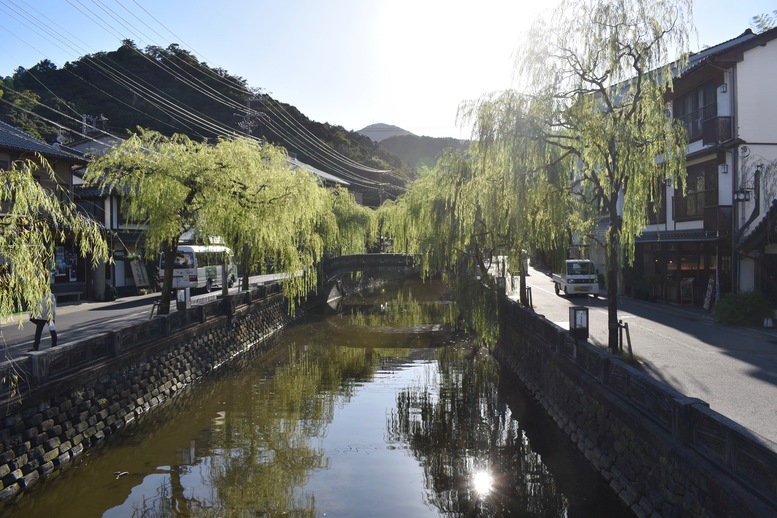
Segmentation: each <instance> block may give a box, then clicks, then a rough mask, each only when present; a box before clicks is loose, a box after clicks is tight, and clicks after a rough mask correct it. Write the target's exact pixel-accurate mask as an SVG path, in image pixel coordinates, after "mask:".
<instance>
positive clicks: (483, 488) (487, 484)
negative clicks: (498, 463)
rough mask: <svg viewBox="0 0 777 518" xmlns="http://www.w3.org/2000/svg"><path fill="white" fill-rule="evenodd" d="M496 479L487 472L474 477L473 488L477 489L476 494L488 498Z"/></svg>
mask: <svg viewBox="0 0 777 518" xmlns="http://www.w3.org/2000/svg"><path fill="white" fill-rule="evenodd" d="M493 484H494V479H493V478H492V477H491V474H490V473H489V472H488V471H486V470H480V471H477V472H475V474H474V475H472V486H473V487H474V488H475V492H476V493H477V494H478V495H480V496H486V495H487V494H489V493H490V492H491V489H493Z"/></svg>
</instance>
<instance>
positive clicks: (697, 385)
mask: <svg viewBox="0 0 777 518" xmlns="http://www.w3.org/2000/svg"><path fill="white" fill-rule="evenodd" d="M527 285H528V286H530V287H531V288H532V299H533V302H534V310H535V311H536V312H537V313H539V314H542V315H545V317H546V318H548V319H549V320H551V321H552V322H555V323H556V324H557V325H559V326H560V327H562V328H564V329H568V328H569V307H570V306H585V307H587V308H588V311H589V334H590V336H589V342H591V343H592V344H595V345H598V346H601V347H606V346H607V343H608V334H609V333H608V328H607V322H608V320H607V319H608V314H607V311H608V310H607V300H606V299H604V298H602V297H601V295H600V297H599V298H597V299H594V298H592V297H569V298H567V297H559V296H556V295H555V293H554V292H553V283H552V282H551V281H550V277H548V276H547V275H545V274H544V273H543V272H541V271H539V270H531V271H530V276H529V277H527ZM516 296H517V294H516ZM512 298H515V296H513V297H512ZM618 319H619V320H620V321H622V322H623V323H624V324H627V325H628V328H629V334H630V336H631V342H632V349H633V351H634V355H635V356H636V357H637V358H638V359H639V367H640V368H641V369H642V370H643V371H645V372H646V373H648V374H649V375H651V376H652V377H653V378H654V379H657V380H660V381H662V382H664V383H666V384H667V385H669V386H671V387H672V388H674V389H675V390H677V391H679V392H681V393H682V394H685V395H686V396H689V397H696V398H699V399H702V400H704V401H706V402H707V403H708V404H709V405H710V408H712V409H713V410H715V411H717V412H719V413H720V414H722V415H724V416H726V417H728V418H729V419H732V420H734V421H736V422H737V423H739V424H740V425H742V426H745V427H746V428H748V429H750V430H751V431H753V432H755V433H757V434H759V435H761V436H762V437H765V438H767V439H768V440H770V441H772V442H774V443H775V444H777V407H775V405H774V401H777V329H774V328H772V329H764V328H741V327H729V326H723V325H721V324H718V323H717V322H716V321H715V320H714V319H713V318H712V315H711V314H710V313H709V312H708V311H705V310H704V309H702V308H700V307H688V306H674V305H668V304H660V303H653V302H647V301H641V300H635V299H631V298H628V297H621V298H620V300H619V303H618ZM624 340H625V338H624ZM625 348H626V344H624V349H625Z"/></svg>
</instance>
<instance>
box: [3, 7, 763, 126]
mask: <svg viewBox="0 0 777 518" xmlns="http://www.w3.org/2000/svg"><path fill="white" fill-rule="evenodd" d="M553 3H554V0H550V1H548V0H545V1H543V0H531V1H529V0H478V1H472V0H471V1H459V0H274V1H269V0H235V1H231V0H222V1H213V0H207V1H203V0H0V32H2V33H3V37H2V38H0V76H7V75H10V74H12V73H13V71H14V69H15V68H16V67H17V66H24V67H31V66H33V65H35V64H36V63H38V62H39V61H40V60H42V59H44V58H47V59H50V60H51V61H53V62H54V63H55V64H56V65H57V66H62V65H63V64H64V63H65V62H67V61H74V60H76V59H78V58H79V57H80V56H82V55H84V54H87V53H94V52H99V51H110V50H115V49H116V48H117V47H118V46H119V45H120V42H121V40H122V39H125V38H129V39H132V40H134V41H135V43H136V44H137V45H138V46H139V47H141V48H144V47H146V46H147V45H158V46H162V47H167V46H168V45H170V44H171V43H178V44H179V45H180V46H181V47H182V48H184V49H186V50H188V51H190V52H192V53H194V54H195V55H196V56H197V57H198V58H199V59H200V60H201V61H205V62H207V63H208V64H209V65H211V66H213V67H220V68H223V69H225V70H227V71H228V72H229V73H231V74H233V75H237V76H240V77H243V78H245V79H246V80H247V81H248V83H249V85H250V86H252V87H255V88H261V89H263V90H265V91H267V92H269V93H270V94H271V95H272V96H273V97H274V98H276V99H278V100H280V101H282V102H285V103H289V104H292V105H294V106H296V107H297V108H298V109H300V110H301V111H302V112H303V113H304V114H305V115H307V116H308V117H310V118H311V119H313V120H316V121H319V122H328V123H330V124H335V125H340V126H343V127H345V128H346V129H349V130H359V129H361V128H363V127H364V126H367V125H369V124H372V123H377V122H383V123H387V124H393V125H396V126H400V127H402V128H404V129H406V130H408V131H411V132H413V133H415V134H417V135H429V136H435V137H448V136H450V137H468V131H461V130H460V129H458V128H457V126H456V124H455V117H456V109H457V107H458V105H459V103H460V102H461V101H464V100H469V99H475V98H478V97H480V96H481V95H483V94H485V93H488V92H491V91H495V90H501V89H504V88H508V87H509V86H510V84H511V79H512V61H513V58H512V53H513V51H514V49H515V47H516V46H517V43H518V41H519V39H520V37H521V34H522V32H523V31H525V29H526V28H527V27H528V25H529V24H530V23H531V21H532V20H533V19H534V18H535V16H536V14H537V12H538V9H539V8H540V7H539V6H540V5H542V6H548V5H551V4H553ZM695 4H696V5H695V7H694V13H695V15H694V16H695V20H694V22H695V25H696V29H697V31H698V41H694V42H693V43H692V47H693V50H698V49H700V48H701V47H703V46H705V45H714V44H717V43H720V42H721V41H725V40H728V39H730V38H733V37H734V36H737V35H738V34H740V33H741V32H743V31H744V30H745V29H746V28H748V27H749V25H750V20H751V18H752V17H753V16H754V15H757V14H763V13H771V12H772V11H774V10H775V9H777V5H775V4H774V1H773V0H771V1H767V0H739V1H737V2H731V1H730V0H703V1H702V0H697V1H696V3H695ZM49 31H55V33H54V34H56V35H53V34H52V33H50V32H49Z"/></svg>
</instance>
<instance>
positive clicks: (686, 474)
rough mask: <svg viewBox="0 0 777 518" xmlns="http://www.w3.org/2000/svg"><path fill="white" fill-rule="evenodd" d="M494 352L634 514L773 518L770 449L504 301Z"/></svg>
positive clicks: (774, 467)
mask: <svg viewBox="0 0 777 518" xmlns="http://www.w3.org/2000/svg"><path fill="white" fill-rule="evenodd" d="M503 309H504V312H503V314H504V315H505V319H504V322H503V331H502V340H501V343H500V344H499V345H498V346H497V348H496V350H495V351H494V354H495V356H496V357H497V359H498V360H499V361H500V363H501V364H502V365H503V366H504V367H505V368H506V370H507V371H509V372H510V373H512V374H513V375H515V376H516V377H517V378H519V379H520V380H521V382H522V383H523V384H524V385H525V386H526V387H527V388H528V389H529V390H530V392H531V393H532V394H533V395H534V397H535V399H537V401H538V402H539V403H540V404H541V405H542V406H543V407H544V408H545V409H546V410H547V412H548V413H549V415H550V416H551V417H552V418H553V419H554V421H555V422H556V424H557V425H558V426H559V428H560V429H562V430H563V431H564V432H565V433H566V435H567V436H568V437H569V439H570V440H571V441H572V442H573V443H574V444H575V445H576V446H577V447H578V449H579V450H580V451H581V452H582V453H583V455H585V457H586V458H587V459H588V461H589V462H590V463H591V465H592V466H593V468H594V469H595V470H596V471H597V472H598V473H600V474H601V476H602V477H604V478H605V480H607V481H608V482H609V484H610V487H611V488H612V490H613V491H614V492H615V493H616V494H618V495H619V497H620V498H621V500H622V501H623V502H624V503H625V504H626V505H627V506H629V508H630V509H631V510H632V511H633V512H634V513H635V515H636V516H645V517H648V516H667V517H672V516H677V517H680V516H705V517H711V516H777V450H776V449H775V448H774V445H773V444H771V443H768V442H766V441H764V440H762V439H760V438H758V437H756V436H754V435H753V434H751V433H749V432H748V431H747V430H746V429H744V428H742V427H741V426H739V425H737V424H736V423H734V422H732V421H730V420H729V419H727V418H725V417H723V416H721V415H719V414H717V413H716V412H714V411H712V410H710V409H709V406H708V405H707V404H706V403H705V402H704V401H701V400H698V399H694V398H688V397H686V396H684V395H682V394H680V393H678V392H676V391H674V390H673V389H672V388H671V387H669V386H667V385H665V384H664V383H661V382H659V381H657V380H654V379H652V378H651V377H650V376H648V375H646V374H644V373H642V372H640V371H638V370H637V369H634V368H632V367H631V366H629V365H627V364H625V363H624V362H623V361H622V360H620V359H619V358H616V357H614V356H612V355H610V354H609V353H608V352H607V351H605V350H603V349H601V348H598V347H596V346H593V345H591V344H588V343H576V342H575V341H574V340H572V339H571V338H570V336H569V334H568V332H566V331H564V330H563V329H561V328H559V327H558V326H556V325H555V324H553V323H552V322H549V321H548V320H546V319H545V318H544V317H542V316H541V315H537V314H536V313H534V312H533V311H532V310H529V309H526V308H523V307H521V306H520V305H519V304H517V303H515V302H512V301H509V300H507V299H505V301H504V308H503Z"/></svg>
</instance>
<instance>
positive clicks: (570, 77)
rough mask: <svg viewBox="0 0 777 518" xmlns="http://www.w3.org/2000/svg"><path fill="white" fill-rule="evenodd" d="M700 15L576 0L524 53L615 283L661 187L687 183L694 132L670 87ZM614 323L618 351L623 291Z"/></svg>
mask: <svg viewBox="0 0 777 518" xmlns="http://www.w3.org/2000/svg"><path fill="white" fill-rule="evenodd" d="M691 18H692V5H691V2H690V1H689V0H649V1H645V0H584V1H580V0H574V1H572V0H567V1H565V2H562V4H560V5H559V7H558V8H557V10H556V11H555V12H554V14H553V17H552V21H544V20H540V21H538V22H536V23H535V24H534V26H533V27H532V29H531V31H530V33H529V37H528V41H527V44H526V46H525V48H524V49H523V50H524V51H523V52H522V53H520V54H519V58H518V62H517V72H518V75H519V77H521V78H522V80H523V81H524V82H525V84H526V85H527V92H526V93H527V95H529V96H531V98H532V99H536V100H538V101H537V102H541V103H542V104H544V106H545V113H544V114H542V117H543V119H544V123H543V124H541V125H540V124H538V125H537V126H539V127H542V128H546V131H545V134H544V135H543V136H542V138H543V139H544V140H545V141H546V142H547V143H548V145H550V146H554V147H556V148H558V149H559V150H560V151H561V152H563V156H564V158H565V160H564V162H563V163H561V164H560V165H561V166H562V167H563V168H564V169H565V170H566V171H568V172H569V173H568V174H569V177H570V179H571V182H570V187H571V189H570V193H571V195H572V204H571V205H570V207H571V209H572V211H571V213H570V217H569V230H570V235H571V236H582V237H583V238H584V239H587V240H593V241H595V242H597V243H599V244H600V245H601V246H603V247H604V249H605V251H606V266H607V285H608V286H616V285H617V277H618V272H619V271H620V268H621V257H624V258H625V260H626V261H628V262H633V260H634V244H635V241H636V237H637V236H638V235H639V234H640V233H641V232H642V229H643V228H644V227H645V225H646V224H647V222H648V221H647V217H648V214H649V207H650V206H651V204H653V203H657V202H658V201H659V196H661V192H662V191H661V185H662V184H663V183H664V182H665V180H666V179H667V178H669V179H672V181H673V183H674V185H678V186H681V187H682V186H683V184H684V179H685V151H686V137H685V132H684V130H683V128H681V126H680V124H679V123H677V121H673V120H672V119H671V118H668V117H667V116H666V114H665V101H664V94H665V93H666V92H667V91H668V90H671V88H672V78H673V73H674V70H676V69H677V68H680V67H682V65H683V64H684V60H683V59H680V60H679V61H673V59H674V58H673V56H672V55H671V54H672V53H674V54H676V55H681V56H682V55H686V53H687V49H688V39H689V33H690V31H691V22H690V20H691ZM621 208H622V211H621ZM600 221H601V222H603V223H604V224H605V225H606V230H605V231H604V232H601V231H600V228H599V224H600V223H599V222H600ZM608 322H609V325H608V327H609V328H610V337H609V345H610V348H611V349H612V350H615V349H616V347H617V326H616V323H617V297H609V298H608Z"/></svg>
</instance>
